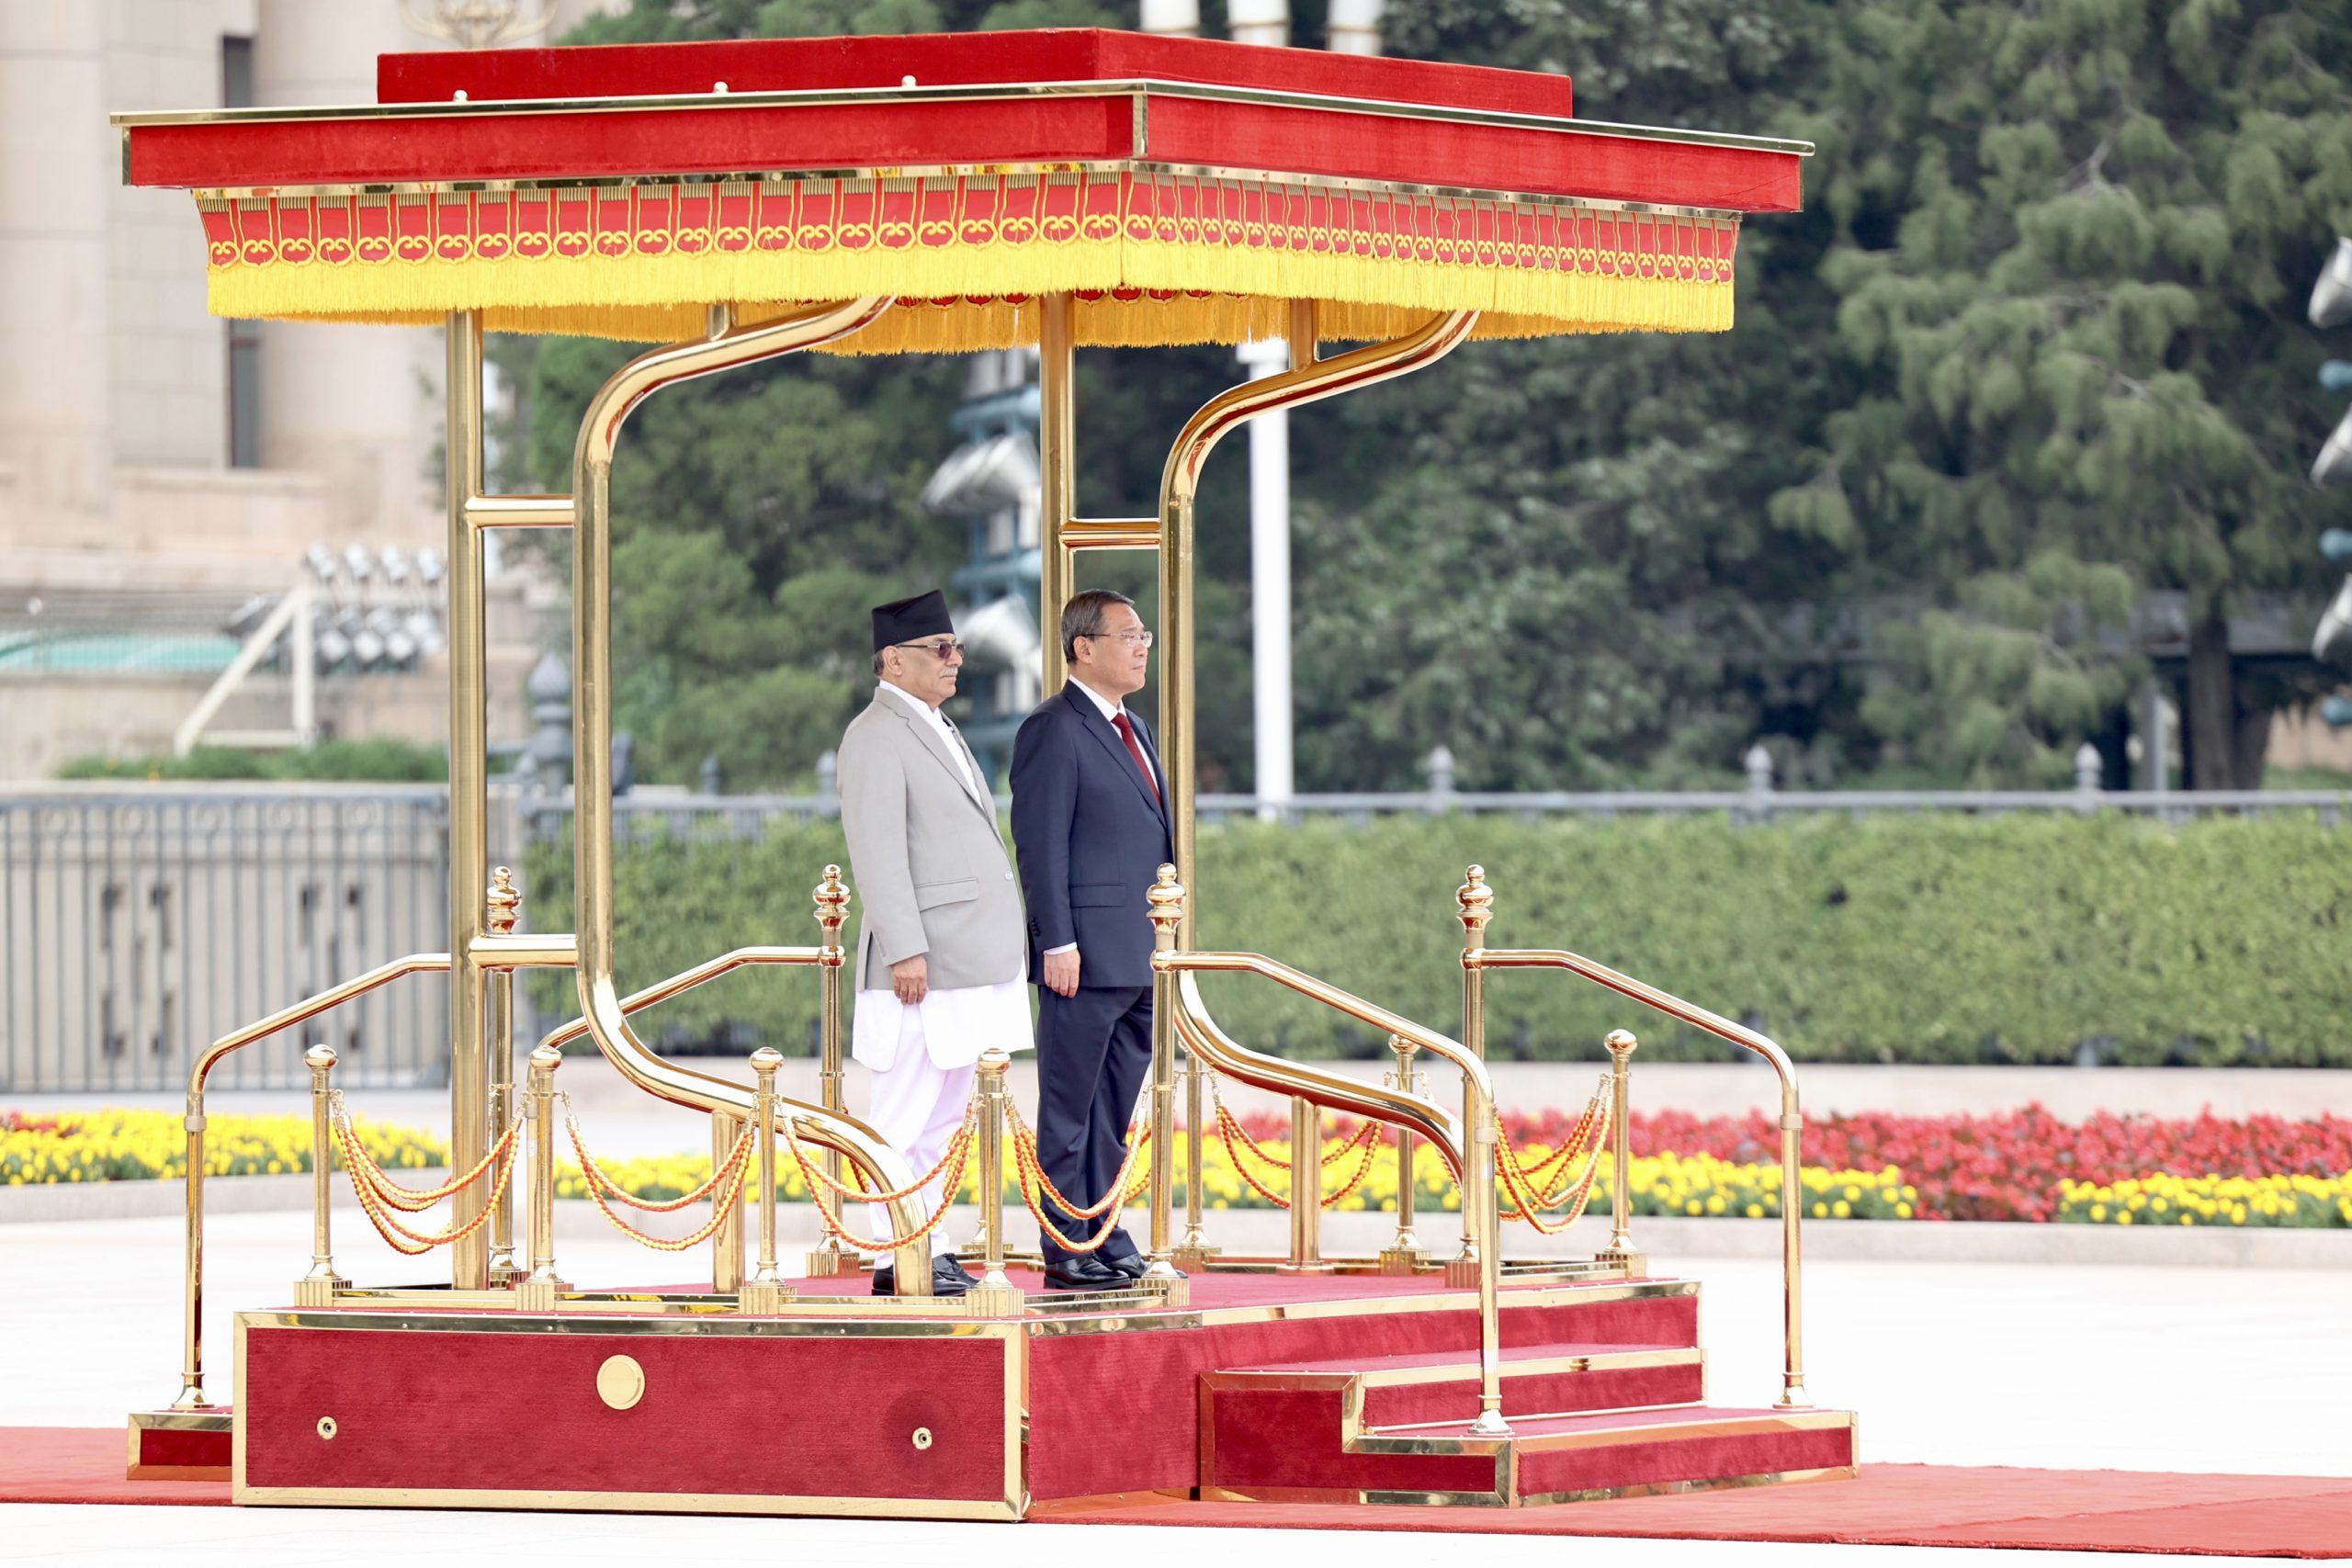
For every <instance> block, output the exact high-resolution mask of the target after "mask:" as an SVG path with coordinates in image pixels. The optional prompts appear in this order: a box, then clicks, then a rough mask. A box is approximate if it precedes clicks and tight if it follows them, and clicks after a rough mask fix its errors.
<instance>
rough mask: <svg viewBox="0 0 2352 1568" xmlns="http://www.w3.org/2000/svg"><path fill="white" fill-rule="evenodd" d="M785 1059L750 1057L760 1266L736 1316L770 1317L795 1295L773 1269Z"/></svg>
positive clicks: (764, 1053) (764, 1052) (763, 1054)
mask: <svg viewBox="0 0 2352 1568" xmlns="http://www.w3.org/2000/svg"><path fill="white" fill-rule="evenodd" d="M780 1066H784V1055H783V1053H782V1052H779V1051H775V1050H772V1049H770V1048H769V1047H767V1046H765V1045H763V1046H761V1047H760V1048H759V1049H758V1050H756V1051H754V1052H752V1078H753V1079H754V1081H755V1082H756V1083H757V1085H758V1087H757V1088H756V1089H754V1090H753V1091H752V1119H753V1121H755V1122H757V1123H758V1124H759V1129H760V1198H759V1203H760V1265H759V1269H758V1270H757V1271H756V1272H755V1273H753V1274H752V1277H751V1278H750V1279H748V1280H744V1281H743V1287H742V1290H741V1292H740V1293H739V1294H738V1295H737V1296H736V1298H735V1307H736V1310H737V1311H738V1312H746V1313H755V1314H773V1313H776V1312H781V1311H782V1310H783V1309H784V1303H786V1302H788V1301H790V1300H791V1299H792V1298H793V1296H794V1295H795V1294H796V1293H797V1292H794V1290H793V1289H792V1287H791V1286H789V1285H787V1284H786V1283H785V1282H784V1276H783V1275H781V1274H779V1273H777V1272H776V1266H775V1179H776V1168H775V1110H776V1107H775V1070H776V1069H777V1068H778V1067H780Z"/></svg>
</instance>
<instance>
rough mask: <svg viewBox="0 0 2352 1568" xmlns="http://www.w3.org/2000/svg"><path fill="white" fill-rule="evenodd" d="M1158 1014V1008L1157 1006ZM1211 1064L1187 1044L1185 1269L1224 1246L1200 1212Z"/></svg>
mask: <svg viewBox="0 0 2352 1568" xmlns="http://www.w3.org/2000/svg"><path fill="white" fill-rule="evenodd" d="M1157 1012H1158V1010H1157V1009H1156V1008H1155V1009H1154V1013H1155V1015H1156V1014H1157ZM1208 1076H1209V1066H1208V1064H1207V1063H1206V1062H1204V1061H1202V1060H1201V1058H1200V1056H1199V1055H1198V1054H1197V1053H1195V1052H1193V1051H1192V1050H1191V1049H1189V1048H1187V1049H1186V1051H1185V1052H1184V1239H1183V1240H1182V1241H1180V1242H1178V1243H1177V1244H1176V1259H1175V1261H1176V1267H1177V1268H1179V1269H1205V1268H1207V1267H1208V1263H1209V1259H1210V1258H1214V1257H1216V1255H1217V1253H1218V1252H1219V1251H1220V1250H1222V1249H1221V1248H1219V1247H1214V1246H1211V1245H1210V1243H1209V1235H1208V1231H1207V1229H1206V1227H1204V1225H1203V1224H1202V1223H1201V1214H1202V1211H1203V1209H1204V1207H1206V1200H1205V1199H1204V1197H1203V1195H1202V1192H1201V1145H1202V1143H1203V1141H1204V1139H1205V1138H1206V1137H1207V1136H1208V1122H1207V1119H1206V1115H1207V1113H1206V1111H1205V1109H1204V1107H1203V1105H1202V1103H1201V1102H1202V1100H1203V1099H1204V1097H1205V1095H1206V1092H1207V1085H1208Z"/></svg>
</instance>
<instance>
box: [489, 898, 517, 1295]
mask: <svg viewBox="0 0 2352 1568" xmlns="http://www.w3.org/2000/svg"><path fill="white" fill-rule="evenodd" d="M522 915H523V895H522V893H521V892H520V891H519V890H517V889H516V887H515V873H514V872H513V871H512V870H511V869H510V868H508V867H506V866H503V865H502V866H499V867H497V868H496V869H495V870H493V871H492V873H491V874H490V891H489V893H488V895H487V896H486V897H484V899H483V901H482V924H483V926H484V927H485V928H486V929H487V930H488V931H489V932H490V934H491V935H492V936H509V935H512V934H513V933H514V931H515V924H516V923H517V922H518V921H519V920H520V919H522ZM488 984H489V987H490V992H489V1010H488V1014H487V1018H488V1024H489V1035H490V1129H489V1134H488V1136H489V1139H490V1142H491V1144H492V1145H496V1144H497V1142H498V1140H499V1139H500V1138H501V1137H502V1136H503V1135H504V1134H505V1132H506V1128H507V1124H508V1123H509V1122H513V1121H514V1120H515V971H514V970H512V969H493V970H492V971H491V972H490V975H489V976H488ZM523 1272H524V1270H523V1268H522V1266H521V1265H520V1264H518V1263H516V1262H515V1184H514V1183H513V1182H511V1181H510V1182H508V1183H507V1184H506V1190H504V1191H503V1192H501V1193H500V1194H499V1195H498V1206H497V1209H496V1210H495V1211H494V1212H493V1213H492V1214H491V1216H490V1282H491V1283H492V1285H512V1284H513V1283H514V1282H515V1280H519V1279H521V1278H522V1277H523Z"/></svg>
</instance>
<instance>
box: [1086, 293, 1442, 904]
mask: <svg viewBox="0 0 2352 1568" xmlns="http://www.w3.org/2000/svg"><path fill="white" fill-rule="evenodd" d="M1314 319H1315V318H1314V307H1313V302H1312V301H1308V300H1298V301H1295V302H1294V303H1293V306H1292V320H1291V333H1292V342H1293V347H1292V352H1293V355H1294V357H1295V360H1296V363H1295V364H1294V365H1293V367H1291V368H1290V369H1288V370H1286V371H1284V372H1283V373H1282V374H1281V375H1279V376H1269V377H1266V378H1264V379H1262V380H1257V381H1248V382H1244V383H1243V384H1241V385H1240V386H1238V387H1233V388H1230V389H1227V390H1225V391H1223V392H1220V393H1218V394H1217V395H1216V397H1214V398H1211V399H1210V400H1208V401H1207V402H1206V403H1204V404H1203V405H1202V406H1201V409H1200V411H1199V412H1197V413H1195V414H1193V417H1192V418H1191V419H1189V420H1187V421H1185V422H1184V428H1183V429H1182V430H1181V431H1179V432H1178V433H1177V435H1176V440H1175V443H1174V445H1173V446H1170V448H1169V451H1168V463H1167V466H1166V467H1165V468H1163V469H1161V471H1160V479H1159V650H1160V652H1159V760H1160V765H1161V767H1162V769H1163V770H1164V771H1165V772H1166V773H1167V775H1168V818H1169V822H1170V827H1171V829H1173V835H1174V838H1175V846H1174V847H1175V851H1176V878H1177V880H1178V881H1179V882H1181V883H1182V884H1183V885H1184V886H1186V887H1188V888H1190V889H1191V890H1192V893H1193V902H1194V903H1196V902H1197V901H1198V899H1199V896H1200V883H1199V878H1198V873H1199V868H1198V867H1197V866H1196V865H1195V864H1194V863H1193V795H1194V793H1195V787H1194V779H1195V776H1196V768H1195V758H1194V756H1193V751H1194V748H1195V744H1196V742H1197V739H1198V730H1197V728H1196V726H1195V723H1194V716H1193V553H1194V552H1193V503H1194V502H1195V501H1196V500H1197V498H1198V495H1199V491H1200V482H1201V470H1202V468H1204V466H1206V464H1207V462H1208V458H1209V454H1210V453H1211V452H1213V451H1215V450H1216V444H1217V443H1218V442H1219V441H1222V440H1223V439H1224V438H1225V437H1226V436H1227V435H1228V434H1232V432H1233V431H1235V430H1236V429H1238V428H1239V427H1240V426H1241V425H1243V424H1245V423H1248V422H1249V421H1250V420H1251V419H1254V418H1256V417H1257V416H1258V415H1259V414H1261V413H1271V412H1273V411H1274V410H1276V409H1286V408H1295V407H1297V406H1298V405H1300V404H1302V403H1311V402H1316V401H1317V400H1321V399H1324V398H1330V397H1337V396H1338V395H1339V394H1340V393H1341V392H1351V391H1354V390H1355V389H1358V388H1360V387H1369V386H1373V385H1375V384H1376V383H1378V382H1382V381H1386V380H1390V379H1393V378H1396V377H1398V376H1404V375H1408V374H1410V373H1411V372H1413V371H1415V370H1419V369H1421V368H1423V367H1426V366H1430V365H1434V364H1436V363H1437V362H1438V361H1439V360H1441V359H1442V358H1444V357H1445V356H1446V355H1449V354H1451V353H1453V351H1454V349H1455V348H1457V347H1459V346H1460V345H1461V344H1462V341H1463V340H1464V338H1466V337H1468V336H1469V335H1470V329H1471V328H1472V327H1473V326H1475V325H1476V324H1477V321H1478V312H1477V311H1476V310H1451V311H1445V312H1442V313H1440V314H1439V315H1437V316H1434V317H1432V318H1431V319H1430V322H1429V324H1428V325H1427V326H1424V327H1422V328H1420V329H1419V331H1417V332H1411V333H1406V334H1405V335H1404V336H1402V337H1399V338H1393V339H1391V340H1389V341H1388V342H1386V343H1376V344H1370V345H1368V346H1366V347H1363V348H1358V349H1351V350H1350V351H1349V352H1348V353H1346V354H1340V355H1333V356H1332V357H1331V358H1329V359H1318V358H1317V357H1316V355H1315V348H1314V344H1315V336H1316V334H1315V328H1314V324H1313V323H1314ZM1052 667H1053V666H1052V665H1051V664H1050V663H1049V664H1048V665H1047V668H1048V669H1049V670H1050V669H1051V668H1052ZM1047 689H1048V690H1049V691H1050V690H1051V689H1052V688H1051V687H1048V688H1047ZM1192 919H1193V917H1192V904H1191V903H1188V904H1187V905H1186V906H1185V916H1184V925H1183V929H1182V931H1180V932H1179V933H1178V939H1177V940H1178V945H1179V946H1185V947H1189V946H1190V945H1191V944H1192V942H1193V924H1192Z"/></svg>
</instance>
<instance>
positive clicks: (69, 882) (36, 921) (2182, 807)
mask: <svg viewBox="0 0 2352 1568" xmlns="http://www.w3.org/2000/svg"><path fill="white" fill-rule="evenodd" d="M830 784H831V779H830V777H827V776H825V775H824V774H822V773H820V789H819V791H818V792H817V793H814V794H809V795H718V794H683V793H679V794H672V793H666V792H663V791H662V790H659V789H652V788H648V789H644V790H640V791H639V792H637V793H635V794H632V795H627V796H624V797H622V798H621V799H619V800H616V802H615V803H614V806H615V823H616V826H615V833H616V838H618V839H619V840H620V841H621V843H622V845H623V847H624V851H625V852H626V849H627V847H628V846H630V845H634V844H644V843H649V842H653V841H658V840H662V839H664V838H669V839H674V840H690V841H697V842H706V843H714V842H716V843H724V842H746V841H750V840H756V839H758V838H760V837H761V836H762V835H763V834H764V833H765V832H766V831H767V830H768V828H769V825H770V824H772V823H774V822H776V821H779V820H788V819H798V820H809V819H823V818H833V817H836V816H838V815H839V813H840V808H841V803H840V800H839V798H838V796H837V795H834V793H833V792H832V790H831V788H830V787H828V786H830ZM998 804H999V806H1000V807H1009V806H1010V804H1011V803H1010V801H1009V800H1008V799H1005V798H1003V797H1000V799H999V802H998ZM1199 809H1200V813H1201V817H1202V819H1203V820H1204V821H1206V822H1215V821H1219V820H1226V819H1235V818H1252V817H1270V818H1274V819H1277V820H1284V821H1300V820H1306V819H1309V818H1332V817H1338V818H1342V819H1346V820H1352V821H1370V820H1372V819H1374V818H1379V817H1384V816H1396V815H1422V814H1426V815H1442V814H1444V813H1449V812H1460V813H1468V814H1492V813H1506V814H1510V815H1512V816H1515V817H1520V818H1530V819H1532V818H1543V817H1551V816H1580V817H1588V818H1614V817H1626V816H1636V815H1643V814H1649V815H1683V816H1690V815H1704V814H1714V815H1719V816H1726V817H1729V818H1732V819H1733V820H1735V821H1738V822H1743V823H1755V824H1761V823H1769V822H1772V821H1777V820H1783V819H1789V818H1798V817H1810V816H1816V815H1818V814H1820V813H1823V812H1838V813H1845V814H1848V815H1851V816H1856V817H1860V816H1866V815H1869V814H1871V813H1876V812H1887V811H1898V812H1963V813H1973V814H1979V815H1982V814H1996V813H2008V812H2061V813H2069V814H2075V815H2093V814H2096V813H2099V812H2102V811H2116V812H2128V813H2132V814H2135V815H2143V816H2153V817H2156V818H2161V819H2165V820H2174V821H2183V820H2188V819H2190V818H2197V817H2203V816H2212V815H2240V816H2244V815H2267V814H2269V813H2274V812H2281V811H2309V812H2315V813H2316V814H2317V815H2318V817H2319V818H2320V819H2321V820H2322V821H2323V822H2324V823H2325V824H2326V825H2327V826H2329V827H2331V828H2333V827H2335V826H2336V825H2337V824H2338V823H2339V822H2341V821H2342V820H2343V819H2344V818H2345V817H2346V813H2347V811H2352V794H2347V793H2346V792H2342V791H2334V790H2315V791H2289V790H2278V791H2242V792H2213V791H2203V792H2199V791H2169V792H2165V791H2151V792H2128V793H2127V792H2121V791H2113V790H2102V789H2099V788H2097V787H2096V779H2095V777H2093V776H2091V775H2089V774H2088V773H2086V776H2085V778H2084V780H2083V781H2082V783H2080V784H2078V786H2077V787H2076V788H2075V789H2071V790H2046V791H2031V792H2002V791H1980V790H1922V791H1903V790H1871V791H1849V792H1839V791H1784V790H1776V789H1774V788H1772V787H1771V781H1770V775H1769V773H1760V772H1759V773H1755V774H1751V777H1750V780H1749V784H1748V787H1747V789H1744V790H1719V791H1697V792H1654V791H1617V792H1600V793H1588V794H1576V793H1568V792H1545V793H1536V794H1497V793H1486V792H1477V791H1456V790H1454V789H1453V788H1452V787H1451V780H1450V776H1449V775H1448V774H1447V773H1446V772H1445V771H1443V770H1438V771H1434V773H1433V776H1432V778H1431V787H1430V788H1429V789H1427V790H1418V791H1405V792H1397V793H1387V794H1378V793H1366V794H1346V795H1299V796H1295V797H1294V798H1292V799H1290V800H1287V801H1283V802H1278V803H1277V802H1267V801H1261V800H1260V799H1259V798H1257V797H1256V796H1253V795H1203V796H1202V797H1201V798H1200V801H1199ZM570 832H571V809H570V803H569V801H568V799H567V798H566V796H565V795H564V794H562V793H560V792H534V791H530V790H527V789H516V788H511V787H508V788H501V789H499V790H497V791H495V792H494V793H493V796H492V831H491V845H492V852H493V854H494V856H496V857H497V858H501V859H506V860H509V861H511V862H513V863H518V864H519V863H521V857H522V855H523V852H524V850H525V848H526V842H527V841H529V840H545V839H561V838H568V836H569V834H570ZM448 856H449V850H448V806H447V792H446V791H444V790H442V789H440V788H438V787H435V786H431V785H420V786H415V787H394V786H382V785H369V786H350V785H319V784H285V785H261V784H216V785H203V784H161V785H143V786H142V785H135V784H114V783H109V784H92V785H86V786H76V785H49V786H42V787H40V788H37V789H27V790H16V791H7V790H0V1094H29V1093H43V1092H80V1093H88V1092H105V1091H112V1090H140V1091H158V1090H176V1089H180V1088H181V1087H183V1086H184V1085H185V1083H186V1082H187V1070H188V1067H189V1066H190V1064H191V1063H192V1062H193V1060H194V1058H195V1055H196V1053H197V1052H198V1051H200V1050H202V1049H203V1048H204V1046H205V1045H207V1044H208V1043H210V1042H211V1041H213V1040H215V1039H217V1038H219V1037H220V1035H222V1034H225V1033H227V1032H229V1031H231V1030H232V1029H234V1028H237V1027H238V1026H240V1025H242V1024H245V1023H248V1022H250V1021H253V1020H254V1019H257V1018H261V1017H264V1016H266V1014H268V1013H270V1012H272V1011H275V1010H277V1009H279V1008H282V1007H285V1006H287V1005H288V1004H289V1003H292V1002H295V1001H299V1000H300V999H301V998H303V997H306V996H309V995H311V994H312V993H314V992H316V991H319V990H322V989H323V988H325V987H328V986H330V985H333V984H334V983H335V982H337V981H339V980H343V979H345V978H347V977H349V976H352V975H355V974H357V973H359V972H361V971H362V970H365V969H368V968H369V967H372V966H373V965H375V964H379V963H382V962H384V961H385V960H387V959H390V958H393V957H397V956H399V955H400V954H401V953H413V952H434V951H438V950H440V949H441V948H443V947H445V946H446V945H447V897H448V895H447V883H448V874H449V869H448ZM527 907H528V906H527V905H526V908H527ZM532 912H533V914H534V915H535V916H536V918H535V919H533V920H532V921H531V924H532V925H534V926H535V927H537V929H542V930H546V929H555V928H558V927H560V926H561V925H563V924H565V923H567V921H566V918H565V914H564V912H562V911H560V910H555V909H544V910H534V911H532ZM519 989H521V990H523V991H524V992H525V993H526V994H527V989H528V988H527V987H520V988H519ZM517 1022H518V1028H519V1029H520V1031H521V1032H522V1033H523V1035H524V1036H525V1037H526V1038H528V1037H533V1031H534V1030H535V1029H536V1028H537V1027H538V1026H540V1025H543V1024H544V1023H546V1022H548V1021H546V1020H537V1019H532V1018H524V1019H518V1021H517ZM303 1036H304V1041H303V1042H302V1043H307V1041H309V1040H311V1039H323V1040H326V1041H328V1042H330V1043H333V1044H334V1046H335V1047H336V1049H337V1050H338V1052H339V1053H340V1054H341V1055H342V1058H343V1063H344V1066H342V1067H341V1068H340V1069H339V1072H341V1073H347V1074H350V1075H353V1076H354V1078H355V1080H356V1082H359V1083H363V1084H368V1085H373V1086H392V1085H426V1084H438V1083H441V1082H445V1081H446V1080H447V1061H448V1040H447V994H446V987H443V986H440V985H436V984H434V983H432V982H430V981H425V980H416V981H409V982H402V983H400V984H397V985H394V986H391V987H387V988H385V989H384V990H382V991H379V992H377V993H375V994H374V995H372V996H370V997H368V998H363V999H361V1000H358V1001H356V1002H353V1003H351V1004H348V1005H346V1006H345V1007H343V1008H340V1009H338V1010H335V1011H334V1012H332V1013H329V1014H327V1015H325V1016H324V1017H323V1018H321V1019H319V1020H317V1021H315V1022H314V1023H312V1024H311V1025H309V1026H306V1027H305V1029H304V1031H303ZM295 1043H296V1042H290V1041H288V1042H283V1043H269V1044H262V1045H257V1046H256V1047H254V1049H253V1050H251V1051H247V1052H244V1053H242V1054H240V1055H237V1056H233V1057H232V1058H230V1060H229V1062H228V1063H226V1064H225V1065H224V1066H223V1067H222V1069H221V1071H220V1075H219V1077H217V1079H216V1081H217V1082H218V1083H219V1084H220V1086H221V1087H224V1088H253V1089H261V1088H299V1087H300V1086H301V1084H302V1083H304V1082H305V1081H307V1080H306V1077H305V1075H304V1073H303V1070H302V1067H301V1065H300V1053H299V1052H298V1051H297V1050H295V1049H293V1048H292V1047H293V1045H294V1044H295Z"/></svg>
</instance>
